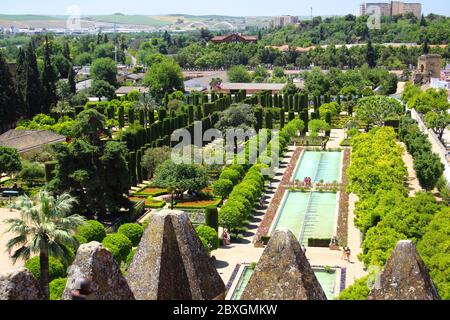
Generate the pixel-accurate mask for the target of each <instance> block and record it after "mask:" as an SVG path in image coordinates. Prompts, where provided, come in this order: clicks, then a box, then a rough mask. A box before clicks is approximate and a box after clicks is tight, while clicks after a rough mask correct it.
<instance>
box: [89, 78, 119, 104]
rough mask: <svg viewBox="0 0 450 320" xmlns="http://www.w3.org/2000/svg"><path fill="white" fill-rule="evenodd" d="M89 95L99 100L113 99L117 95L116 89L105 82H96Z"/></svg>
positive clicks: (93, 83)
mask: <svg viewBox="0 0 450 320" xmlns="http://www.w3.org/2000/svg"><path fill="white" fill-rule="evenodd" d="M89 93H90V94H92V95H93V96H95V97H97V98H98V99H99V100H100V99H102V98H103V97H106V98H108V99H112V98H113V97H114V95H115V94H116V88H114V86H113V85H111V84H109V83H108V82H107V81H104V80H94V81H93V82H92V86H91V87H90V88H89Z"/></svg>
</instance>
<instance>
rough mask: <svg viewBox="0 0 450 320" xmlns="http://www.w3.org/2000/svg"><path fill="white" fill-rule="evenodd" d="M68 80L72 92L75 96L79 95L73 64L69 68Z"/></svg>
mask: <svg viewBox="0 0 450 320" xmlns="http://www.w3.org/2000/svg"><path fill="white" fill-rule="evenodd" d="M67 80H68V82H69V86H70V92H72V93H73V94H76V93H77V84H76V82H75V70H73V65H72V64H71V65H70V66H69V74H68V76H67Z"/></svg>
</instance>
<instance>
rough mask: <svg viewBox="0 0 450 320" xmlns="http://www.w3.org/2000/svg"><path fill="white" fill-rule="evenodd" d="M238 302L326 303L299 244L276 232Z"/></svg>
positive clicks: (285, 232) (282, 231) (287, 233)
mask: <svg viewBox="0 0 450 320" xmlns="http://www.w3.org/2000/svg"><path fill="white" fill-rule="evenodd" d="M242 300H327V297H326V295H325V293H324V291H323V289H322V287H321V286H320V284H319V281H318V280H317V278H316V276H315V274H314V271H313V270H312V268H311V265H310V264H309V262H308V259H306V256H305V253H304V252H303V250H302V248H301V246H300V244H299V242H298V241H297V239H296V238H295V236H294V235H293V234H292V232H291V231H289V230H277V231H276V232H275V233H274V234H273V235H272V237H271V238H270V240H269V243H268V244H267V247H266V249H265V250H264V252H263V254H262V256H261V259H260V260H259V262H258V264H257V265H256V268H255V271H254V273H253V274H252V276H251V278H250V280H249V283H248V285H247V287H246V288H245V290H244V293H243V294H242Z"/></svg>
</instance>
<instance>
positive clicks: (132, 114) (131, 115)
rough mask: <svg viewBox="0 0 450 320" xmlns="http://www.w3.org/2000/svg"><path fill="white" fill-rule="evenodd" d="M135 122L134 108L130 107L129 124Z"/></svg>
mask: <svg viewBox="0 0 450 320" xmlns="http://www.w3.org/2000/svg"><path fill="white" fill-rule="evenodd" d="M133 123H134V108H130V109H128V125H132V124H133Z"/></svg>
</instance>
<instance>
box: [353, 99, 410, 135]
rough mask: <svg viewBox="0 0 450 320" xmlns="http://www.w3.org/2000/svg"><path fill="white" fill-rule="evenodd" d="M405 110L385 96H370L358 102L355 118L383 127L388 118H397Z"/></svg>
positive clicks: (368, 125)
mask: <svg viewBox="0 0 450 320" xmlns="http://www.w3.org/2000/svg"><path fill="white" fill-rule="evenodd" d="M404 112H405V108H404V107H403V106H402V104H401V103H400V102H398V101H397V100H396V99H393V98H389V97H385V96H372V97H367V98H362V99H360V100H358V104H357V106H356V118H357V119H358V120H361V121H364V122H365V123H367V127H370V126H371V125H377V126H383V125H384V122H385V121H386V120H388V119H390V118H399V117H400V116H401V115H402V114H404Z"/></svg>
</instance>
